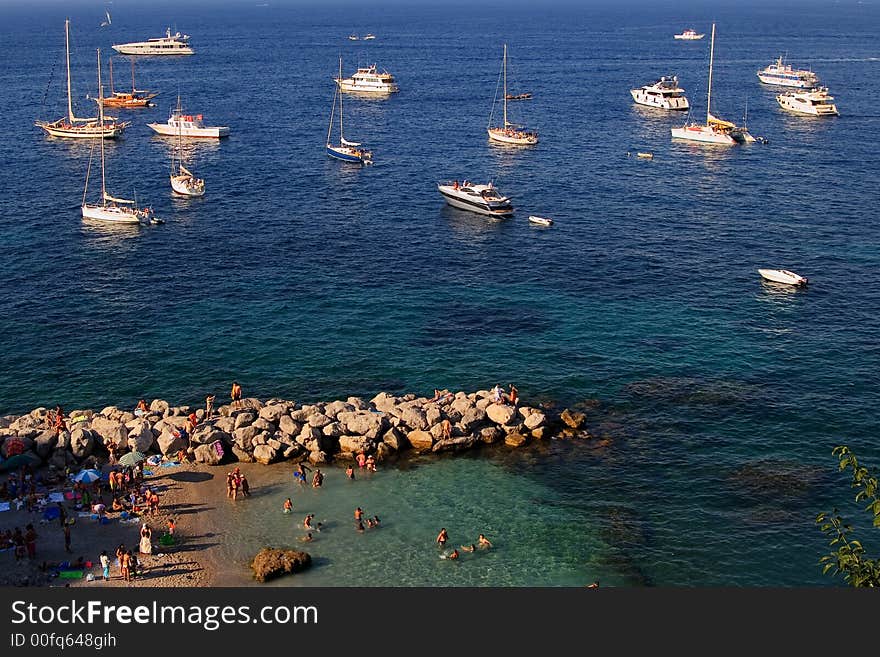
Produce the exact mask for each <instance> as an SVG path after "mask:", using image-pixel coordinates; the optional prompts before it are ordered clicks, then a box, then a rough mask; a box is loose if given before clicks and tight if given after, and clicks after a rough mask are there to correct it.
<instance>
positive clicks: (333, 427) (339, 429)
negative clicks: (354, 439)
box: [321, 422, 345, 438]
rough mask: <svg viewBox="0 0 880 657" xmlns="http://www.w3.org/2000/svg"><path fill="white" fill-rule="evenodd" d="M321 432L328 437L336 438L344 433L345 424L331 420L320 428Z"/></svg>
mask: <svg viewBox="0 0 880 657" xmlns="http://www.w3.org/2000/svg"><path fill="white" fill-rule="evenodd" d="M321 433H323V434H324V435H325V436H327V437H330V438H338V437H339V436H341V435H343V434H344V433H345V425H344V424H342V423H341V422H331V423H330V424H328V425H327V426H326V427H324V428H323V429H321Z"/></svg>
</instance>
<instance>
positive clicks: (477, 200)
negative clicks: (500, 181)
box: [437, 180, 513, 217]
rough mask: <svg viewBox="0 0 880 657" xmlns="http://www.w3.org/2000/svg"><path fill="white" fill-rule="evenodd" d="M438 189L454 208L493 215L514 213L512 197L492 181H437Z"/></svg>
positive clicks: (503, 215) (499, 215)
mask: <svg viewBox="0 0 880 657" xmlns="http://www.w3.org/2000/svg"><path fill="white" fill-rule="evenodd" d="M437 190H438V191H439V192H440V193H441V194H443V197H444V198H445V199H446V202H447V203H448V204H449V205H451V206H452V207H454V208H459V209H461V210H470V211H471V212H477V213H479V214H487V215H490V216H493V217H509V216H511V215H512V214H513V206H512V205H511V203H510V198H508V197H507V196H503V195H501V194H500V193H499V192H498V190H497V189H496V188H495V186H494V185H493V184H492V183H491V182H490V183H488V184H486V185H479V184H476V183H471V182H468V181H467V180H465V181H464V182H462V183H459V182H458V181H457V180H453V181H448V182H441V183H437Z"/></svg>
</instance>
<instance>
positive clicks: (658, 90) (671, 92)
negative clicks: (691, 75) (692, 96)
mask: <svg viewBox="0 0 880 657" xmlns="http://www.w3.org/2000/svg"><path fill="white" fill-rule="evenodd" d="M630 94H632V97H633V100H634V101H636V103H638V104H639V105H645V106H647V107H656V108H658V109H665V110H687V109H690V103H688V99H687V98H685V96H684V89H682V88H681V87H679V86H678V77H676V76H674V75H673V76H665V75H664V76H663V77H661V78H660V79H659V80H657V81H656V82H652V83H651V84H646V85H644V86H643V87H639V88H638V89H630Z"/></svg>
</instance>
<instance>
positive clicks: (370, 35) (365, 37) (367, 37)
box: [364, 34, 376, 41]
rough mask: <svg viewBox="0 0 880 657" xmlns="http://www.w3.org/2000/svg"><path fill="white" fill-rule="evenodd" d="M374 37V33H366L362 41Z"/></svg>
mask: <svg viewBox="0 0 880 657" xmlns="http://www.w3.org/2000/svg"><path fill="white" fill-rule="evenodd" d="M375 38H376V35H374V34H367V35H365V36H364V41H369V40H370V39H375Z"/></svg>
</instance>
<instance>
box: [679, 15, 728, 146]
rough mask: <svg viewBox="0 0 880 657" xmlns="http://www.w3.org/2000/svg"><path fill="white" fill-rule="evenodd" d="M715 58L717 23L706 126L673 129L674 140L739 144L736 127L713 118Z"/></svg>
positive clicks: (713, 28)
mask: <svg viewBox="0 0 880 657" xmlns="http://www.w3.org/2000/svg"><path fill="white" fill-rule="evenodd" d="M714 57H715V23H712V43H711V45H710V46H709V91H708V93H707V96H706V124H705V125H698V124H696V123H686V124H685V125H684V126H682V127H681V128H672V138H673V139H686V140H688V141H698V142H701V143H704V144H723V145H733V144H736V143H738V142H737V140H736V139H734V137H733V136H732V135H731V132H732V131H734V130H735V129H736V125H735V124H733V123H731V122H730V121H724V120H723V119H719V118H717V117H715V116H712V65H713V62H714Z"/></svg>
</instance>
